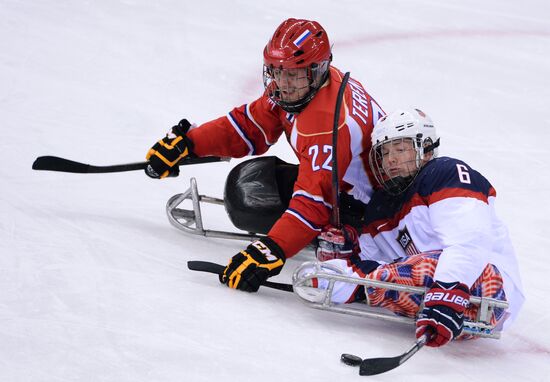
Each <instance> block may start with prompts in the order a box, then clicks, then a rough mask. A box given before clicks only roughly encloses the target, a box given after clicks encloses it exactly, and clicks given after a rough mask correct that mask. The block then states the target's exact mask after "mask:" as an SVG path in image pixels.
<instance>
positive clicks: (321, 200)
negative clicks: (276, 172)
mask: <svg viewBox="0 0 550 382" xmlns="http://www.w3.org/2000/svg"><path fill="white" fill-rule="evenodd" d="M295 196H304V197H306V198H308V199H311V200H313V201H314V202H317V203H323V204H324V205H325V206H326V207H328V208H330V209H332V204H330V203H327V202H325V199H324V198H323V197H322V196H319V195H312V194H310V193H309V192H306V191H304V190H298V191H294V193H293V194H292V197H295Z"/></svg>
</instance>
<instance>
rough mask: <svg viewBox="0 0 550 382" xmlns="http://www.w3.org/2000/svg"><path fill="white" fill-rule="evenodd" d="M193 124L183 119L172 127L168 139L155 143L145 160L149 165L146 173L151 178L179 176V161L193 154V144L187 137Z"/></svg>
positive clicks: (167, 135)
mask: <svg viewBox="0 0 550 382" xmlns="http://www.w3.org/2000/svg"><path fill="white" fill-rule="evenodd" d="M190 127H191V124H190V123H189V121H188V120H187V119H182V120H181V121H180V122H179V123H178V124H177V125H176V126H174V127H172V128H171V129H170V131H169V132H168V134H166V137H164V138H162V139H161V140H160V141H158V142H157V143H155V144H154V145H153V147H151V149H150V150H149V152H147V155H146V156H145V159H147V160H148V161H149V164H148V165H147V167H146V168H145V173H146V174H147V175H148V176H150V177H151V178H155V179H162V178H166V177H167V176H178V175H179V173H180V168H179V166H178V163H179V161H180V160H181V159H182V158H185V157H186V156H188V155H190V154H191V150H192V148H193V143H192V142H191V141H190V140H189V138H187V136H186V135H185V134H186V133H187V132H188V131H189V128H190Z"/></svg>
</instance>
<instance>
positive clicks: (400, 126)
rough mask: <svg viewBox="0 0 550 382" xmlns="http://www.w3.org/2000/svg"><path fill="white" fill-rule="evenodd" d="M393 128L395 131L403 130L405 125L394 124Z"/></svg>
mask: <svg viewBox="0 0 550 382" xmlns="http://www.w3.org/2000/svg"><path fill="white" fill-rule="evenodd" d="M395 129H396V130H397V131H403V130H405V125H399V126H395Z"/></svg>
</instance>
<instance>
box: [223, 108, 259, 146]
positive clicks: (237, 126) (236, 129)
mask: <svg viewBox="0 0 550 382" xmlns="http://www.w3.org/2000/svg"><path fill="white" fill-rule="evenodd" d="M227 119H228V120H229V122H230V123H231V126H233V128H234V129H235V131H236V132H237V134H239V135H240V137H241V138H242V139H243V141H244V143H246V145H247V146H248V149H249V150H248V154H247V155H253V154H254V145H253V144H252V142H250V141H249V140H248V138H247V137H246V135H245V134H244V132H243V131H242V130H241V127H240V126H239V125H238V124H237V121H235V120H234V119H233V116H232V115H231V113H228V114H227Z"/></svg>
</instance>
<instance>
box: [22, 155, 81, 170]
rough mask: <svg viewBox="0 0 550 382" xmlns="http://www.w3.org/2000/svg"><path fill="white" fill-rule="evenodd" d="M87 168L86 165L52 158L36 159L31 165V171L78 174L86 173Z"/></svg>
mask: <svg viewBox="0 0 550 382" xmlns="http://www.w3.org/2000/svg"><path fill="white" fill-rule="evenodd" d="M88 167H89V166H88V165H87V164H83V163H79V162H74V161H72V160H68V159H64V158H59V157H54V156H42V157H38V158H36V160H35V161H34V163H33V164H32V169H33V170H47V171H61V172H74V173H78V174H84V173H86V172H88Z"/></svg>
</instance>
